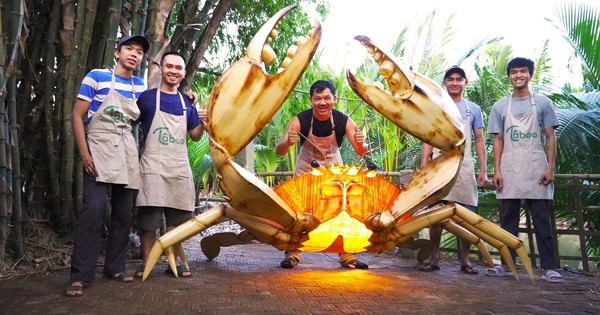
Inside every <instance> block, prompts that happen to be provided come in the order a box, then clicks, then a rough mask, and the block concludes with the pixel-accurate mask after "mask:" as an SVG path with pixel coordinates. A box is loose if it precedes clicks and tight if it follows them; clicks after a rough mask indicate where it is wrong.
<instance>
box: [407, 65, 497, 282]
mask: <svg viewBox="0 0 600 315" xmlns="http://www.w3.org/2000/svg"><path fill="white" fill-rule="evenodd" d="M467 83H468V81H467V76H466V74H465V71H464V70H463V69H462V68H460V67H458V66H453V67H450V68H449V69H448V70H446V73H445V74H444V82H443V83H442V84H443V85H444V87H445V88H446V90H447V92H448V94H449V95H450V97H451V98H452V100H453V101H454V103H455V104H456V106H457V107H458V110H459V112H460V114H461V117H462V119H463V124H464V133H465V139H467V140H468V141H466V147H465V156H464V159H463V162H462V165H461V167H460V171H459V173H458V175H457V176H458V177H457V179H456V183H455V184H454V187H453V188H452V190H451V191H450V192H449V193H448V195H447V196H446V197H445V198H444V200H443V201H442V202H443V203H448V202H455V203H458V204H460V205H462V206H463V207H465V208H467V209H469V210H471V211H473V212H475V213H477V203H478V194H477V186H483V185H484V184H485V183H486V182H487V157H486V151H485V146H484V141H483V116H482V114H481V107H479V105H477V104H475V103H473V102H470V101H468V100H466V99H465V98H464V97H463V92H464V90H465V87H466V86H467ZM472 139H474V140H475V151H476V152H477V159H478V160H479V169H480V170H479V175H478V176H477V178H475V163H474V160H473V157H472V155H471V143H472ZM439 154H440V150H438V149H436V148H433V147H432V146H430V145H428V144H423V150H422V154H421V166H423V165H425V164H426V163H427V162H428V161H430V160H431V159H432V158H434V157H436V156H438V155H439ZM441 236H442V226H440V225H432V226H431V227H430V228H429V240H430V246H431V258H430V259H429V262H428V263H427V264H425V266H423V267H421V268H419V270H420V271H435V270H439V269H440V267H439V261H440V240H441ZM470 248H471V244H470V243H469V242H467V241H466V240H464V239H461V248H460V262H461V267H460V270H461V271H462V272H464V273H466V274H477V273H478V272H479V271H478V270H477V268H475V267H474V266H473V265H472V264H471V261H470V259H469V251H470Z"/></svg>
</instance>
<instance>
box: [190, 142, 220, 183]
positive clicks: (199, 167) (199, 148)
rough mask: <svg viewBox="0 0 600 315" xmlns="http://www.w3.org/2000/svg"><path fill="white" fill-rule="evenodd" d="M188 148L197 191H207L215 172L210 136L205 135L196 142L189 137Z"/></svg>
mask: <svg viewBox="0 0 600 315" xmlns="http://www.w3.org/2000/svg"><path fill="white" fill-rule="evenodd" d="M187 148H188V159H189V161H190V167H191V168H192V176H193V177H194V184H195V186H196V191H200V190H201V189H204V191H205V192H206V191H207V190H208V189H209V184H208V183H209V180H210V178H211V176H212V175H213V174H214V167H213V160H212V156H211V155H210V147H209V145H208V136H206V135H205V136H203V137H202V138H201V139H200V140H199V141H198V142H194V141H192V140H191V139H189V138H188V143H187Z"/></svg>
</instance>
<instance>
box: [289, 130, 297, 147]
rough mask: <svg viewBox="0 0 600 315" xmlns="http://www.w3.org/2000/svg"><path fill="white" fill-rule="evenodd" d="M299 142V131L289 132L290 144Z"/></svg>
mask: <svg viewBox="0 0 600 315" xmlns="http://www.w3.org/2000/svg"><path fill="white" fill-rule="evenodd" d="M297 142H298V133H297V132H296V131H290V132H288V143H289V145H290V146H293V145H294V144H296V143H297Z"/></svg>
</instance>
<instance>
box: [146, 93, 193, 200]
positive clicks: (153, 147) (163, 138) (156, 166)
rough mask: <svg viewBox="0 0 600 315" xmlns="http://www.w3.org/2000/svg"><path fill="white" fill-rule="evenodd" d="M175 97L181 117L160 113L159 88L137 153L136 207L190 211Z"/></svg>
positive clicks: (183, 120) (183, 124) (183, 129)
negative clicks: (142, 144)
mask: <svg viewBox="0 0 600 315" xmlns="http://www.w3.org/2000/svg"><path fill="white" fill-rule="evenodd" d="M178 94H179V99H180V100H181V106H182V108H183V115H182V116H177V115H172V114H169V113H164V112H161V111H160V88H157V89H156V109H155V111H154V118H153V119H152V123H151V124H150V129H149V130H148V135H147V137H146V143H145V145H144V148H143V150H142V153H141V158H140V172H141V178H142V186H141V188H140V191H139V193H138V196H137V201H136V205H137V206H142V207H143V206H146V207H147V206H150V207H169V208H174V209H180V210H186V211H194V201H195V200H194V180H193V177H192V170H191V167H190V162H189V160H188V152H187V115H186V106H185V102H184V101H183V96H182V95H181V93H178Z"/></svg>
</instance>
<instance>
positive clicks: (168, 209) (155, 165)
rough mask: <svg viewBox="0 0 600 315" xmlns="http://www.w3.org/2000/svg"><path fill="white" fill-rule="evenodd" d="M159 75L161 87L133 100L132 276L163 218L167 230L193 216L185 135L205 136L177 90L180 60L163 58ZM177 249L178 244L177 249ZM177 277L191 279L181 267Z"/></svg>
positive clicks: (182, 73) (187, 101) (189, 103)
mask: <svg viewBox="0 0 600 315" xmlns="http://www.w3.org/2000/svg"><path fill="white" fill-rule="evenodd" d="M160 71H161V76H162V79H161V83H160V87H159V88H157V89H151V90H148V91H146V92H144V93H142V95H141V96H140V99H139V100H138V105H139V108H140V111H141V115H140V121H141V126H142V134H143V135H144V139H145V142H144V146H143V148H142V151H141V154H140V175H141V187H140V191H139V193H138V195H137V200H136V206H137V207H138V216H137V220H138V229H139V234H140V239H141V248H142V256H143V265H142V266H140V267H139V268H138V269H137V270H136V272H135V276H136V277H140V278H141V277H142V275H143V273H144V265H145V263H146V261H147V260H148V256H149V255H150V251H151V250H152V246H153V245H154V242H155V241H156V230H157V229H158V228H159V227H160V224H161V221H162V217H163V215H164V217H165V221H166V226H167V231H170V230H172V229H173V228H175V227H176V226H178V225H180V224H181V223H184V222H186V221H188V220H189V219H191V218H192V216H193V211H194V201H195V198H194V197H195V196H194V191H195V190H194V180H193V177H192V170H191V168H190V163H189V160H188V151H187V135H188V133H189V135H190V138H191V139H192V140H193V141H198V140H200V138H201V137H202V134H203V132H204V128H203V127H202V124H201V123H202V121H201V120H200V118H199V117H198V111H197V110H196V108H195V107H194V106H193V105H192V100H191V99H189V98H188V97H184V96H183V95H182V94H181V93H179V92H178V91H177V88H178V86H179V83H180V82H181V80H183V78H184V77H185V60H184V58H183V56H181V55H180V54H179V53H176V52H168V53H165V54H164V55H163V56H162V58H161V62H160ZM179 246H181V244H177V245H176V247H179ZM178 252H179V248H175V253H178ZM166 272H171V269H167V270H166ZM177 274H178V275H179V276H182V277H190V276H191V275H192V273H191V272H190V271H189V270H187V269H185V268H184V267H183V266H182V265H181V264H178V266H177Z"/></svg>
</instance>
